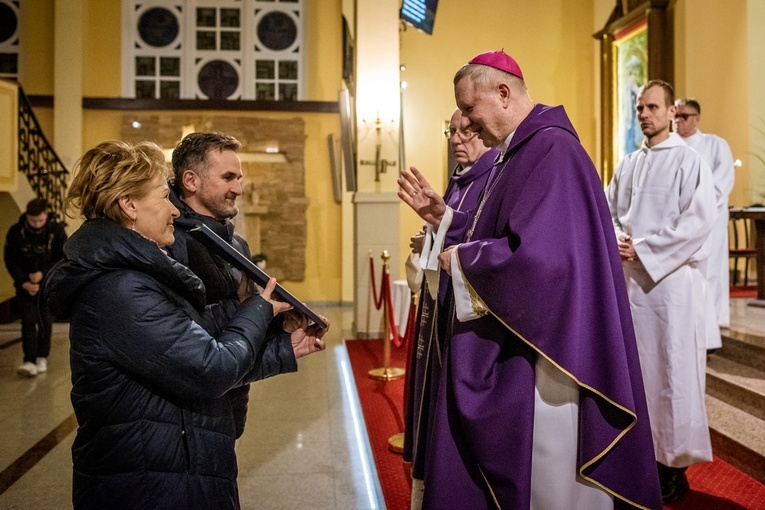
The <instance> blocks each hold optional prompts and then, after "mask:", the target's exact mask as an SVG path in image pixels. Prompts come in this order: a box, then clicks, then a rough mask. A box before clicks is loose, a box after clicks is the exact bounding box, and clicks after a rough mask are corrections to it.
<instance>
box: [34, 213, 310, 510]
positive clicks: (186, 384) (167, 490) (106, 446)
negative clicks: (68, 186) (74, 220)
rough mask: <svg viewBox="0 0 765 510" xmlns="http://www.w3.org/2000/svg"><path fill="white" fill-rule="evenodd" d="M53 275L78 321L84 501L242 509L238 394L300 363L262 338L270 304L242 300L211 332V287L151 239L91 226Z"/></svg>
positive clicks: (60, 299)
mask: <svg viewBox="0 0 765 510" xmlns="http://www.w3.org/2000/svg"><path fill="white" fill-rule="evenodd" d="M64 251H65V255H66V258H65V259H64V261H62V262H61V263H60V264H58V265H57V266H56V267H55V268H54V269H53V270H52V271H51V272H50V274H49V275H48V277H47V278H46V280H45V283H44V287H43V296H44V300H45V303H46V304H47V305H48V307H49V308H50V309H51V311H53V312H54V314H55V315H56V316H57V317H59V318H67V319H69V320H70V333H69V336H70V340H71V347H70V361H71V368H72V384H73V387H72V405H73V406H74V410H75V414H76V416H77V422H78V423H79V429H78V431H77V437H76V439H75V442H74V445H73V446H72V458H73V461H74V486H73V502H74V507H75V508H83V509H91V508H112V509H114V508H125V509H128V508H129V509H139V508H146V509H160V508H167V509H171V508H172V509H197V508H199V509H203V508H205V509H206V508H209V509H224V508H239V499H238V493H237V485H236V476H237V466H236V455H235V453H234V441H235V438H236V426H235V419H234V410H233V408H232V406H231V403H230V401H229V399H228V398H227V397H226V394H227V392H228V391H229V390H231V389H233V388H237V387H239V386H241V385H243V384H246V383H248V382H251V381H255V380H258V379H263V378H266V377H270V376H272V375H276V374H279V373H284V372H291V371H295V370H296V369H297V363H296V360H295V356H294V353H293V350H292V346H291V344H290V342H289V337H285V336H281V337H279V336H277V337H276V338H275V339H273V340H271V341H265V340H264V339H265V337H266V330H267V328H268V326H269V323H270V322H271V320H272V318H273V308H272V307H271V305H270V303H268V302H267V301H265V300H264V299H262V298H260V297H255V298H251V299H249V300H247V301H245V302H244V303H243V304H242V305H241V307H240V308H239V310H238V311H237V313H236V315H235V316H234V317H233V319H232V320H231V322H230V323H229V325H228V327H227V328H226V329H225V331H223V333H222V334H220V335H219V336H218V338H217V339H215V338H212V337H211V336H210V335H209V334H208V333H206V332H205V331H204V329H202V328H201V327H200V326H199V325H198V324H199V321H200V320H201V316H200V311H202V310H203V309H204V303H205V299H204V286H203V285H202V283H201V281H200V280H199V279H198V278H197V277H196V276H195V275H194V274H193V273H191V271H189V270H188V268H186V267H185V266H183V265H181V264H179V263H178V262H176V261H174V260H173V259H172V258H170V257H168V256H166V255H165V254H164V253H163V252H162V251H161V250H160V249H159V248H158V247H157V246H156V244H154V243H153V242H151V241H149V240H147V239H145V238H143V237H141V236H140V235H139V234H137V233H136V232H133V231H131V230H129V229H127V228H125V227H122V226H120V225H117V224H116V223H113V222H111V221H109V220H103V219H98V220H90V221H86V222H85V223H84V224H83V225H82V227H81V228H80V229H79V230H78V231H77V232H75V233H74V234H73V235H72V236H71V238H70V239H69V242H68V243H67V244H66V246H65V249H64Z"/></svg>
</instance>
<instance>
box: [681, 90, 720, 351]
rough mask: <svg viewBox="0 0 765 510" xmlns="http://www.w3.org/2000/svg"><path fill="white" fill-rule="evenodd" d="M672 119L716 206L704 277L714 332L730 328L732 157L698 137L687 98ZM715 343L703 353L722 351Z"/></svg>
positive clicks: (696, 111) (695, 112) (697, 117)
mask: <svg viewBox="0 0 765 510" xmlns="http://www.w3.org/2000/svg"><path fill="white" fill-rule="evenodd" d="M675 108H676V110H677V111H676V112H675V118H674V120H673V121H672V124H673V127H674V131H675V132H676V133H677V134H678V135H680V136H681V137H682V139H683V141H684V142H685V143H687V144H688V145H690V146H691V148H693V149H695V150H696V152H698V153H699V154H701V157H702V158H703V159H704V161H705V162H706V163H707V165H709V169H710V170H711V171H712V179H713V180H714V186H715V200H716V205H717V221H715V225H714V227H712V233H711V234H710V235H709V259H707V262H706V264H705V265H706V267H705V273H706V277H707V283H708V284H709V290H710V293H709V294H710V297H711V301H712V305H711V306H712V314H711V316H710V318H711V319H712V323H713V325H714V327H716V328H727V327H729V326H730V259H729V258H728V247H729V244H728V195H730V192H731V191H732V190H733V182H734V179H735V175H734V171H733V170H734V167H733V154H732V153H731V151H730V146H728V142H726V141H725V140H723V139H722V138H720V137H719V136H716V135H710V134H707V133H702V132H701V131H700V130H699V129H698V124H699V122H701V105H700V104H699V102H698V101H696V100H695V99H691V98H679V99H676V100H675ZM712 339H713V341H716V342H715V343H712V344H708V345H707V349H717V348H720V347H722V342H721V341H720V340H721V339H720V335H719V331H718V332H717V335H713V336H712Z"/></svg>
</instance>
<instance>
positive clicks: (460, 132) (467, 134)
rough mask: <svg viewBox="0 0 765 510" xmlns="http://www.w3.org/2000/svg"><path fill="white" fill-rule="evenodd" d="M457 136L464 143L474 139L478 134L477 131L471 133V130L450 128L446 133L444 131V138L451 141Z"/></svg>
mask: <svg viewBox="0 0 765 510" xmlns="http://www.w3.org/2000/svg"><path fill="white" fill-rule="evenodd" d="M455 134H456V135H457V136H458V137H459V139H460V140H461V141H463V142H467V141H468V140H470V139H471V138H473V137H474V136H475V135H476V134H477V133H476V132H475V131H470V130H469V129H454V128H449V129H447V130H446V131H444V136H445V137H446V139H447V140H451V139H452V137H453V136H454V135H455Z"/></svg>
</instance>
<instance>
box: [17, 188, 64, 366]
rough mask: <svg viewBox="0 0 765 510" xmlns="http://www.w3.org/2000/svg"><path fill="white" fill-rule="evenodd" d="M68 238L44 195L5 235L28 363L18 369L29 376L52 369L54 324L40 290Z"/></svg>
mask: <svg viewBox="0 0 765 510" xmlns="http://www.w3.org/2000/svg"><path fill="white" fill-rule="evenodd" d="M64 242H66V233H65V232H64V227H63V226H62V225H60V224H59V223H56V221H55V220H53V219H51V218H49V217H48V203H47V202H46V201H45V200H44V199H42V198H36V199H34V200H32V201H30V202H29V203H28V204H27V209H26V212H25V213H24V214H23V215H21V217H20V218H19V221H18V223H16V224H15V225H13V226H12V227H11V228H10V229H9V230H8V236H7V237H6V239H5V266H6V267H7V268H8V272H9V273H10V274H11V277H12V278H13V283H14V286H15V287H16V301H17V303H18V308H19V314H20V315H21V343H22V346H23V349H24V363H23V364H22V365H21V366H19V367H18V368H17V369H16V372H17V373H18V374H19V375H22V376H25V377H34V376H36V375H37V374H41V373H43V372H45V371H46V370H47V369H48V361H47V359H48V354H49V353H50V336H51V326H52V324H51V319H50V317H49V316H48V314H45V313H41V312H40V310H39V308H38V306H37V293H38V291H39V290H40V282H41V281H42V279H43V277H44V276H45V274H46V273H47V272H48V271H49V270H50V269H51V268H52V267H53V265H54V264H55V263H56V262H58V261H59V260H61V258H63V256H64Z"/></svg>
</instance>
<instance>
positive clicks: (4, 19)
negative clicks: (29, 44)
mask: <svg viewBox="0 0 765 510" xmlns="http://www.w3.org/2000/svg"><path fill="white" fill-rule="evenodd" d="M19 3H20V0H0V78H5V79H8V80H14V81H19V44H20V40H19V19H20V12H19V11H20V6H19Z"/></svg>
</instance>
